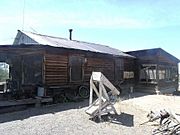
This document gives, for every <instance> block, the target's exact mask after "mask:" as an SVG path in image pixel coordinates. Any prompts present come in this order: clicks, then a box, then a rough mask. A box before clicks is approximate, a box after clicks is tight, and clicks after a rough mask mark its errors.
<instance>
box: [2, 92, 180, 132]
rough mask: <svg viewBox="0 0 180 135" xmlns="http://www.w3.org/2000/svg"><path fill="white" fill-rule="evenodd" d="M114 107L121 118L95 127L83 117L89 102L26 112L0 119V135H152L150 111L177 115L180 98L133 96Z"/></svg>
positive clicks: (124, 98)
mask: <svg viewBox="0 0 180 135" xmlns="http://www.w3.org/2000/svg"><path fill="white" fill-rule="evenodd" d="M121 100H122V101H121V102H119V103H118V104H116V107H117V109H118V111H121V114H120V115H118V116H116V117H115V118H116V119H115V120H113V121H111V122H108V121H106V122H102V123H96V122H94V121H91V120H89V118H90V116H89V115H87V114H86V113H85V110H86V109H87V106H88V100H85V101H83V102H76V103H63V104H56V105H49V106H43V107H40V108H29V109H27V110H24V111H19V112H13V113H6V114H1V115H0V134H1V135H71V134H73V135H84V134H90V135H110V134H111V135H132V134H133V135H151V132H152V130H153V129H154V128H155V127H153V126H151V123H148V124H145V125H140V124H141V123H143V122H145V121H146V120H147V118H146V115H147V113H148V112H149V111H150V110H151V109H159V108H164V107H165V108H169V109H173V111H174V112H176V113H180V108H179V104H180V96H164V95H146V94H143V93H134V94H132V95H127V96H124V97H122V98H121Z"/></svg>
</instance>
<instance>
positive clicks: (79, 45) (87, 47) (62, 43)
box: [19, 31, 135, 58]
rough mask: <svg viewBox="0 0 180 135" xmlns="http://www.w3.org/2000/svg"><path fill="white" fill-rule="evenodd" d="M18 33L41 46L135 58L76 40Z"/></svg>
mask: <svg viewBox="0 0 180 135" xmlns="http://www.w3.org/2000/svg"><path fill="white" fill-rule="evenodd" d="M19 32H22V33H24V34H25V35H27V36H28V37H30V38H31V39H33V40H34V41H36V42H37V43H38V44H42V45H50V46H54V47H63V48H69V49H78V50H84V51H91V52H98V53H105V54H111V55H116V56H123V57H131V58H135V57H134V56H131V55H129V54H126V53H124V52H122V51H120V50H118V49H115V48H112V47H109V46H106V45H100V44H95V43H88V42H83V41H77V40H69V39H66V38H60V37H53V36H47V35H41V34H37V33H32V32H25V31H19Z"/></svg>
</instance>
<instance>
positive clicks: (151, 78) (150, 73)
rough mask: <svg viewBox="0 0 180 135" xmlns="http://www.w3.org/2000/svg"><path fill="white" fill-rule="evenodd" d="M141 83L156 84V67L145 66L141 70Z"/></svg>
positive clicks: (152, 65) (151, 65)
mask: <svg viewBox="0 0 180 135" xmlns="http://www.w3.org/2000/svg"><path fill="white" fill-rule="evenodd" d="M140 81H141V82H146V83H155V82H156V65H154V64H143V65H142V66H141V70H140Z"/></svg>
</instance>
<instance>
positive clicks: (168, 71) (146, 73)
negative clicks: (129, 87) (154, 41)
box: [127, 48, 180, 93]
mask: <svg viewBox="0 0 180 135" xmlns="http://www.w3.org/2000/svg"><path fill="white" fill-rule="evenodd" d="M127 53H128V54H130V55H133V56H135V57H136V58H137V59H136V66H135V67H136V72H135V76H136V78H135V80H136V89H137V90H140V91H143V92H151V93H159V92H160V93H172V92H173V91H175V90H177V89H178V76H179V74H178V63H179V62H180V60H179V59H177V58H176V57H174V56H173V55H171V54H169V53H168V52H166V51H164V50H163V49H161V48H155V49H147V50H139V51H131V52H127Z"/></svg>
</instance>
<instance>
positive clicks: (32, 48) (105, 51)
mask: <svg viewBox="0 0 180 135" xmlns="http://www.w3.org/2000/svg"><path fill="white" fill-rule="evenodd" d="M0 56H1V57H0V61H1V62H6V63H7V64H9V67H10V75H9V76H10V79H9V81H10V82H11V84H12V86H10V87H13V89H15V91H20V93H22V92H24V93H26V94H27V95H28V94H29V95H33V94H36V93H37V92H35V91H37V89H38V88H41V89H43V90H44V93H43V95H44V96H58V95H60V94H67V93H71V94H72V93H73V94H77V93H80V95H81V96H83V97H86V96H87V95H88V94H89V92H88V88H89V86H88V85H89V80H90V76H91V73H92V72H93V71H99V72H102V73H103V74H104V75H105V76H106V77H107V78H108V79H109V80H110V81H111V82H113V83H114V85H115V86H117V87H121V89H123V90H125V89H129V87H130V86H133V85H134V62H135V61H134V59H135V57H134V56H131V55H129V54H126V53H123V52H121V51H119V50H118V49H114V48H111V47H109V46H105V45H100V44H94V43H87V42H82V41H76V40H72V39H71V40H70V39H65V38H59V37H52V36H47V35H41V34H36V33H31V32H24V31H18V34H17V36H16V38H15V41H14V44H13V45H9V46H0ZM120 85H121V86H120ZM61 96H62V95H61Z"/></svg>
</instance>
